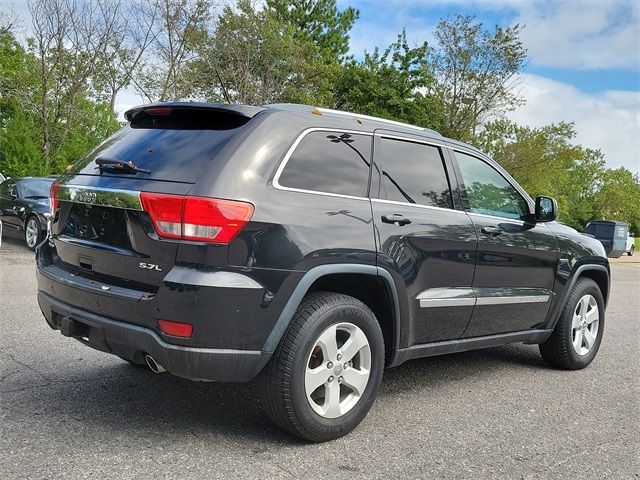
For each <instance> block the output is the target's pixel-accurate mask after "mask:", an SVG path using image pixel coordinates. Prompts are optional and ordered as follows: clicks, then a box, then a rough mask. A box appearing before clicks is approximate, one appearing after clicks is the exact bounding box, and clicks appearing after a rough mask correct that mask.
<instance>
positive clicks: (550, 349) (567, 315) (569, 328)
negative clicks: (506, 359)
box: [540, 278, 605, 370]
mask: <svg viewBox="0 0 640 480" xmlns="http://www.w3.org/2000/svg"><path fill="white" fill-rule="evenodd" d="M585 295H591V296H592V297H593V298H594V299H595V301H596V303H597V306H598V322H599V324H598V331H597V334H596V336H595V341H594V343H593V346H592V347H591V349H590V350H589V351H588V353H586V354H584V355H579V354H578V352H577V351H576V349H575V348H574V346H573V339H574V335H573V325H572V324H573V317H574V313H575V312H576V309H577V308H578V302H579V301H580V299H581V298H583V297H584V296H585ZM604 317H605V315H604V300H603V298H602V292H600V288H599V287H598V285H597V284H596V282H594V281H593V280H591V279H589V278H580V279H578V281H577V282H576V284H575V286H574V287H573V290H572V291H571V293H570V294H569V298H568V300H567V304H566V305H565V307H564V310H563V311H562V313H561V314H560V318H559V320H558V323H557V324H556V327H555V329H554V330H553V333H552V334H551V336H550V337H549V338H548V339H547V340H546V341H545V342H544V343H542V344H540V353H541V354H542V358H544V359H545V360H546V361H547V362H548V363H550V364H551V365H553V366H555V367H558V368H562V369H565V370H579V369H581V368H585V367H586V366H587V365H589V364H590V363H591V362H592V361H593V359H594V358H595V356H596V354H597V353H598V349H599V348H600V343H601V342H602V334H603V332H604Z"/></svg>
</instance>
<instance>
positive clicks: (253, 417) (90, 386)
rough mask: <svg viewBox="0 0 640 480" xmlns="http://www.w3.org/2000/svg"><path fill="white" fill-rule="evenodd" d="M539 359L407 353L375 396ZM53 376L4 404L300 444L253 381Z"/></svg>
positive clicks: (513, 353)
mask: <svg viewBox="0 0 640 480" xmlns="http://www.w3.org/2000/svg"><path fill="white" fill-rule="evenodd" d="M545 365H546V364H544V362H543V361H542V359H541V358H540V357H539V354H537V348H536V349H535V350H534V349H533V347H530V346H523V345H514V346H505V347H496V348H491V349H485V350H479V351H475V352H465V353H458V354H454V355H448V356H442V357H433V358H427V359H420V360H414V361H411V362H408V363H406V364H404V365H402V366H400V367H398V368H394V369H390V370H387V371H386V372H385V376H384V379H383V382H382V388H381V391H380V394H379V397H378V401H379V402H385V399H386V400H387V401H393V400H392V397H394V396H395V395H397V394H399V393H402V392H405V391H408V390H411V391H415V392H420V391H425V392H431V393H432V392H434V391H435V392H437V389H438V387H442V386H444V387H446V385H447V384H448V383H451V382H456V381H459V380H461V379H463V378H465V379H466V378H469V377H472V378H473V379H474V380H483V379H484V378H486V377H492V378H495V377H496V376H499V375H513V374H514V370H520V369H537V368H541V367H545ZM78 367H80V368H78ZM69 377H71V378H69ZM59 378H60V379H59V380H58V381H52V382H51V383H50V384H49V385H46V386H45V387H43V388H25V389H24V390H22V391H14V392H13V393H12V397H13V400H11V401H10V403H11V404H16V402H18V403H19V404H23V405H34V404H38V403H42V395H43V394H45V395H46V398H49V399H55V402H53V403H51V404H45V405H44V406H43V408H42V411H41V412H40V413H39V415H40V417H39V419H40V420H41V421H44V418H47V417H48V420H47V422H51V423H52V424H54V425H55V424H56V423H57V422H59V421H60V419H61V418H71V419H73V421H75V422H81V423H84V424H86V426H88V427H90V428H91V427H95V428H98V429H101V430H109V431H112V432H114V433H118V434H126V435H127V436H133V437H145V436H148V435H157V434H158V433H159V431H161V432H162V434H163V435H171V436H172V437H175V438H181V437H211V438H212V439H213V438H216V439H217V440H216V441H219V437H224V438H225V439H235V440H238V441H240V440H241V441H242V442H247V441H249V442H257V443H259V444H264V442H267V443H269V444H274V445H278V444H279V445H284V444H287V445H292V444H302V442H301V441H299V440H297V439H296V438H294V437H292V436H289V435H286V434H283V433H282V432H281V431H280V430H279V429H277V428H276V427H275V426H273V424H272V423H271V422H270V421H269V420H268V418H267V417H266V415H265V414H264V412H263V410H262V407H261V404H260V399H259V396H258V389H257V386H256V384H255V382H254V383H250V384H219V383H194V382H190V381H188V380H183V379H180V378H177V377H174V376H172V375H170V374H161V375H156V374H153V373H151V372H150V371H149V370H147V369H146V368H145V367H140V366H133V365H129V364H127V363H122V364H114V365H112V366H108V367H105V366H98V367H93V368H91V367H89V366H76V365H74V366H72V370H71V371H70V372H69V376H68V377H66V376H65V375H62V376H61V377H59ZM4 387H5V388H7V385H6V384H5V385H4ZM16 397H18V398H16ZM16 414H18V415H19V414H20V413H18V412H16Z"/></svg>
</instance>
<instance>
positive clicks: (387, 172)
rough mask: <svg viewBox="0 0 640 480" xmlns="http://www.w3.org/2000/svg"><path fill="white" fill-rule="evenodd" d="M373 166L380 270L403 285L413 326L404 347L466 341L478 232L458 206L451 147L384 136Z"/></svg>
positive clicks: (378, 137)
mask: <svg viewBox="0 0 640 480" xmlns="http://www.w3.org/2000/svg"><path fill="white" fill-rule="evenodd" d="M374 162H375V163H374V165H375V168H374V169H373V173H372V182H371V185H372V188H371V192H372V197H375V196H376V195H375V193H376V191H378V192H379V193H378V195H377V197H378V198H372V208H373V218H374V222H375V232H376V246H377V252H378V255H377V258H378V266H379V267H382V268H384V269H386V270H387V271H389V272H390V273H391V275H392V276H393V277H394V280H395V283H396V285H400V286H402V287H403V291H398V294H399V296H400V303H401V305H402V308H403V310H405V306H408V307H407V308H406V310H408V311H404V312H401V313H403V317H404V318H405V319H406V328H402V329H401V335H402V337H401V338H400V346H401V347H405V346H411V345H418V344H423V343H429V342H435V341H439V340H450V339H456V338H459V337H460V336H461V335H462V333H463V332H464V330H465V329H466V328H467V325H468V323H469V319H470V317H471V312H472V310H473V304H474V302H475V300H474V298H473V294H472V293H473V292H472V290H471V288H472V280H473V270H474V254H475V250H476V233H475V230H474V228H473V224H472V222H471V220H470V219H469V217H468V216H467V214H466V213H465V212H464V211H462V210H461V208H456V206H457V205H456V204H454V197H453V195H452V188H451V185H450V182H449V177H448V174H447V167H448V166H450V160H449V157H448V156H447V153H446V150H445V149H444V146H443V145H442V144H440V143H439V142H438V141H436V140H434V141H432V142H431V141H430V142H426V141H425V140H422V139H415V138H407V137H406V136H398V135H395V134H392V133H381V132H379V131H378V132H376V135H375V141H374ZM454 190H455V187H454ZM456 203H457V202H456ZM398 290H401V288H399V289H398Z"/></svg>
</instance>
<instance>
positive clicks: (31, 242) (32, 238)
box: [25, 218, 38, 248]
mask: <svg viewBox="0 0 640 480" xmlns="http://www.w3.org/2000/svg"><path fill="white" fill-rule="evenodd" d="M25 238H26V241H27V245H28V246H29V247H30V248H33V247H35V246H36V242H37V241H38V223H37V222H36V220H35V219H34V218H31V219H29V221H28V222H27V231H26V233H25Z"/></svg>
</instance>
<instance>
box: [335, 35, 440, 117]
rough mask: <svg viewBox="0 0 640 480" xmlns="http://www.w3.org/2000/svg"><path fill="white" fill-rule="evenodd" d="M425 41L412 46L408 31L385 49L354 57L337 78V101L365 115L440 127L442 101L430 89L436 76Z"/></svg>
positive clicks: (338, 104)
mask: <svg viewBox="0 0 640 480" xmlns="http://www.w3.org/2000/svg"><path fill="white" fill-rule="evenodd" d="M427 52H428V46H427V44H426V43H423V44H422V45H419V46H416V47H413V48H412V47H410V46H409V44H408V42H407V37H406V34H405V32H402V33H401V34H400V35H398V39H397V41H396V42H394V43H393V44H391V45H390V46H389V47H388V48H387V49H385V50H384V52H382V53H381V52H380V51H379V50H378V49H377V48H375V49H374V50H373V52H372V53H368V52H367V53H365V55H364V59H363V60H362V61H358V60H355V59H351V60H350V61H348V62H347V63H346V64H345V66H344V67H343V68H342V70H341V73H340V75H339V76H338V79H337V81H336V85H335V90H334V96H335V105H336V106H337V107H338V108H341V109H344V110H350V111H354V112H358V113H362V114H365V115H374V116H378V117H383V118H388V119H392V120H398V121H402V122H408V123H412V124H415V125H419V126H422V127H427V128H440V126H441V122H442V118H441V111H440V110H439V103H438V102H437V101H436V99H434V98H433V96H432V95H430V94H429V93H427V92H428V91H429V89H430V88H431V87H432V85H433V77H432V75H431V73H430V71H429V68H428V63H427V59H426V56H427Z"/></svg>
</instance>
